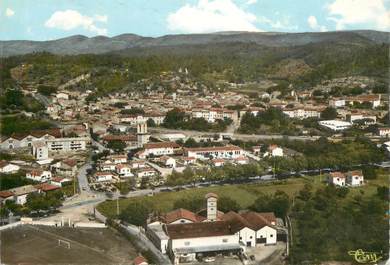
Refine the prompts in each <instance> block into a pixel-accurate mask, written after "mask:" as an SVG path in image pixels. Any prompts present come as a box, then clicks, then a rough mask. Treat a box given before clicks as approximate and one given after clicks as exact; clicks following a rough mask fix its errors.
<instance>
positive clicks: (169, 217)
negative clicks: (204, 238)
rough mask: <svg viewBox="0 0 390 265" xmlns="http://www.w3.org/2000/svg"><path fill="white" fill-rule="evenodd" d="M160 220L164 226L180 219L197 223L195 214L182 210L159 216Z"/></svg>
mask: <svg viewBox="0 0 390 265" xmlns="http://www.w3.org/2000/svg"><path fill="white" fill-rule="evenodd" d="M161 219H162V221H163V222H164V223H166V224H170V223H173V222H175V221H177V220H180V219H186V220H189V221H192V222H194V223H195V222H197V221H198V217H197V215H196V214H194V213H193V212H191V211H188V210H186V209H182V208H180V209H177V210H174V211H171V212H168V213H166V214H165V215H163V216H161Z"/></svg>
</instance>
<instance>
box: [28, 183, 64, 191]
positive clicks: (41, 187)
mask: <svg viewBox="0 0 390 265" xmlns="http://www.w3.org/2000/svg"><path fill="white" fill-rule="evenodd" d="M34 187H35V188H36V189H38V190H41V191H52V190H58V189H60V187H58V186H56V185H52V184H48V183H42V184H38V185H35V186H34Z"/></svg>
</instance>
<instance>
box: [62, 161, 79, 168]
mask: <svg viewBox="0 0 390 265" xmlns="http://www.w3.org/2000/svg"><path fill="white" fill-rule="evenodd" d="M63 162H64V164H67V165H68V166H70V167H74V166H75V165H77V160H75V159H67V160H64V161H63Z"/></svg>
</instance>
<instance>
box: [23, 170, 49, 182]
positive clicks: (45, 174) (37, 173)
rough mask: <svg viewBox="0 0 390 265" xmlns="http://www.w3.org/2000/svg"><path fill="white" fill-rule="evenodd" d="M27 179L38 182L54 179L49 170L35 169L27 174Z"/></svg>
mask: <svg viewBox="0 0 390 265" xmlns="http://www.w3.org/2000/svg"><path fill="white" fill-rule="evenodd" d="M26 178H27V179H31V180H33V181H38V182H47V181H49V180H50V179H51V178H52V174H51V172H50V171H47V170H40V169H34V170H31V171H30V172H27V173H26Z"/></svg>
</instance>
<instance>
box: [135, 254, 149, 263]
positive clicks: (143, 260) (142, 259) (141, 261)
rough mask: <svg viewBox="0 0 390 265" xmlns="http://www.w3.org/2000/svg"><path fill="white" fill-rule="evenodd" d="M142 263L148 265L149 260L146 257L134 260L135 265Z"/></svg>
mask: <svg viewBox="0 0 390 265" xmlns="http://www.w3.org/2000/svg"><path fill="white" fill-rule="evenodd" d="M142 263H147V260H146V259H145V258H144V257H142V256H138V257H136V258H135V259H134V265H140V264H142Z"/></svg>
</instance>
